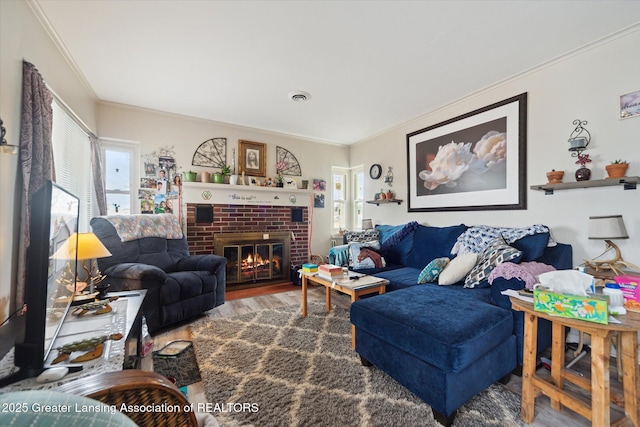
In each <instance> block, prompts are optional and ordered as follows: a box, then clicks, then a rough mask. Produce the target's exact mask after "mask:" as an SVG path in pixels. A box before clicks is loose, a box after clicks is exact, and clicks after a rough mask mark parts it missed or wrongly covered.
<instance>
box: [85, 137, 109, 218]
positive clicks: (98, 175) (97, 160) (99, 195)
mask: <svg viewBox="0 0 640 427" xmlns="http://www.w3.org/2000/svg"><path fill="white" fill-rule="evenodd" d="M89 141H90V142H91V169H92V170H93V186H94V188H95V190H96V201H97V202H98V211H99V212H100V215H106V214H107V195H106V192H105V191H104V179H103V177H104V171H103V170H102V166H103V163H102V150H100V140H99V139H98V138H97V137H96V136H95V135H89Z"/></svg>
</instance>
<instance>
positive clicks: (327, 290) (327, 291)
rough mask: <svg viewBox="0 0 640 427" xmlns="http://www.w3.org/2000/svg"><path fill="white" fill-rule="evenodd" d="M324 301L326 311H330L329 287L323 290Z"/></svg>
mask: <svg viewBox="0 0 640 427" xmlns="http://www.w3.org/2000/svg"><path fill="white" fill-rule="evenodd" d="M324 299H325V301H326V303H327V306H326V310H327V311H331V287H329V286H327V287H326V288H325V298H324Z"/></svg>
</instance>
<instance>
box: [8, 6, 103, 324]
mask: <svg viewBox="0 0 640 427" xmlns="http://www.w3.org/2000/svg"><path fill="white" fill-rule="evenodd" d="M23 60H26V61H29V62H31V63H32V64H34V65H35V66H36V67H37V68H38V70H39V71H40V73H41V74H42V76H43V77H44V79H45V80H46V82H47V84H48V85H49V86H50V87H51V88H52V90H53V91H55V92H56V93H57V94H58V95H59V96H60V97H62V99H64V100H65V102H66V103H67V104H68V105H69V106H70V107H71V108H72V109H73V110H74V111H76V112H77V113H78V115H79V116H80V118H81V119H82V120H83V121H84V123H85V124H86V125H87V126H88V127H89V128H91V129H95V122H96V121H95V108H96V106H95V100H94V98H93V94H92V93H90V91H88V90H87V89H86V87H85V86H84V84H83V83H82V82H81V81H80V80H79V79H78V77H77V76H76V75H75V73H74V72H73V70H72V69H71V67H70V66H69V64H68V63H67V62H66V61H65V60H64V58H63V56H62V55H61V53H60V51H59V50H58V49H57V48H56V46H55V45H54V43H53V42H52V40H51V38H50V37H49V35H48V34H47V33H46V32H45V30H44V28H43V26H42V25H41V24H40V23H39V22H38V20H37V19H36V17H35V14H34V13H33V12H32V11H31V9H30V8H29V6H28V4H27V2H25V1H14V0H8V1H7V0H2V1H0V117H2V120H3V122H4V126H5V127H6V129H7V137H6V139H7V142H8V143H9V144H14V145H19V141H20V111H21V105H22V104H21V100H22V61H23ZM17 164H18V156H10V155H7V154H2V155H0V200H1V201H2V202H1V203H2V209H0V212H1V213H0V230H1V231H0V317H1V318H3V319H4V316H3V314H4V313H3V311H4V312H6V310H3V308H2V307H3V305H2V301H3V298H6V297H7V296H8V295H9V294H10V292H11V288H12V285H11V283H12V282H13V280H14V276H15V270H14V267H15V265H16V263H17V261H16V259H15V256H16V255H15V254H16V252H17V251H16V248H17V243H18V242H17V238H18V229H19V225H20V221H19V215H20V209H19V203H20V202H19V201H18V202H15V199H16V198H18V200H19V197H20V189H19V185H20V183H19V181H18V177H17V174H18V168H17Z"/></svg>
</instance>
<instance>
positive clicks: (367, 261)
mask: <svg viewBox="0 0 640 427" xmlns="http://www.w3.org/2000/svg"><path fill="white" fill-rule="evenodd" d="M362 249H371V252H370V253H369V256H365V257H364V258H363V259H361V260H358V256H359V255H360V254H361V251H362ZM349 263H350V264H349V266H350V267H352V268H353V269H354V270H361V269H364V268H384V267H385V266H386V262H385V260H384V257H383V256H381V255H380V242H378V241H377V240H375V241H372V242H362V243H360V242H351V243H349Z"/></svg>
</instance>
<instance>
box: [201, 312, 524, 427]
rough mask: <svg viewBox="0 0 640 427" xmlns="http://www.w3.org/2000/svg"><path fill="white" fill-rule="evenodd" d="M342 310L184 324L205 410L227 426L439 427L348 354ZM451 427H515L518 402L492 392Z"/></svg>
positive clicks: (403, 392) (418, 404)
mask: <svg viewBox="0 0 640 427" xmlns="http://www.w3.org/2000/svg"><path fill="white" fill-rule="evenodd" d="M350 326H351V324H350V323H349V312H348V311H347V310H344V309H342V308H339V307H334V308H332V310H331V311H330V312H329V313H326V312H325V308H324V304H321V303H310V304H309V315H308V316H307V317H306V318H303V317H301V315H300V306H299V305H296V306H288V307H281V308H275V309H269V310H262V311H258V312H254V313H249V314H245V315H240V316H236V317H230V318H208V319H202V320H200V321H197V322H195V323H194V324H192V326H191V327H190V329H191V333H192V339H193V345H194V349H195V352H196V357H197V360H198V364H199V366H200V374H201V377H202V381H203V383H204V387H205V392H206V396H207V400H208V402H209V403H211V404H212V407H210V409H211V410H210V411H209V412H211V413H212V414H213V415H214V416H215V417H216V419H217V420H218V423H219V424H220V426H221V427H227V426H233V427H235V426H250V425H254V426H259V427H270V426H273V427H281V426H296V427H297V426H336V427H347V426H367V427H369V426H381V427H382V426H384V427H389V426H403V427H404V426H440V424H439V423H438V422H437V421H435V420H434V418H433V415H432V412H431V407H430V406H429V405H427V404H426V403H424V402H423V401H422V400H421V399H420V398H418V397H417V396H415V395H414V394H413V393H411V392H410V391H408V390H407V389H406V388H404V387H403V386H402V385H400V384H399V383H397V382H396V381H395V380H393V379H392V378H391V377H389V376H387V375H386V374H385V373H384V372H382V371H380V370H379V369H378V368H375V367H370V368H368V367H365V366H362V365H361V363H360V358H359V357H358V355H357V353H356V352H355V351H353V350H352V349H351V328H350ZM453 425H454V426H464V427H467V426H478V427H480V426H521V425H523V423H522V422H521V421H520V398H519V397H518V396H517V395H516V394H514V393H512V392H511V391H509V390H507V389H505V388H503V387H501V386H499V385H492V386H491V387H489V388H488V389H487V390H485V391H484V392H482V393H481V394H479V395H477V396H476V397H474V398H473V399H472V400H470V401H469V402H467V403H466V404H465V405H463V406H462V407H461V408H460V409H459V410H458V414H457V416H456V419H455V422H454V424H453Z"/></svg>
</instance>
